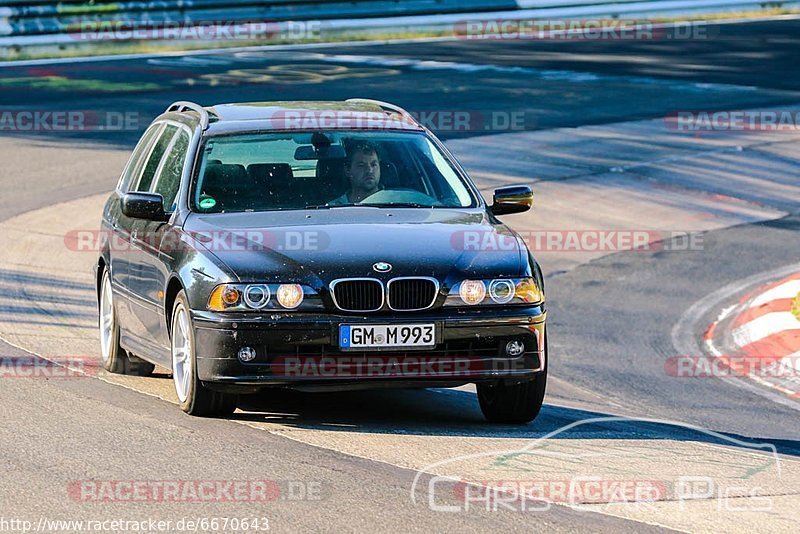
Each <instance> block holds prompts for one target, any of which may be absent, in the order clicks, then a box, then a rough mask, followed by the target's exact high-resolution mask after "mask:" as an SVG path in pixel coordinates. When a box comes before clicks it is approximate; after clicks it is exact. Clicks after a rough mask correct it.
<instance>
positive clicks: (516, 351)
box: [506, 339, 525, 358]
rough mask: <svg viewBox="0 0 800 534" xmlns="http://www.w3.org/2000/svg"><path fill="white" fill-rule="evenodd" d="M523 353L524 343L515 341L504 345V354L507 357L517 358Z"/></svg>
mask: <svg viewBox="0 0 800 534" xmlns="http://www.w3.org/2000/svg"><path fill="white" fill-rule="evenodd" d="M523 352H525V343H523V342H522V341H520V340H518V339H515V340H513V341H509V342H508V343H506V354H508V355H509V356H513V357H515V358H516V357H517V356H519V355H521V354H522V353H523Z"/></svg>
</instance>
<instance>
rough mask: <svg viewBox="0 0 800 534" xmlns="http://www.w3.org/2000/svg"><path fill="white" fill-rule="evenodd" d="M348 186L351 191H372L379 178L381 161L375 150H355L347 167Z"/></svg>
mask: <svg viewBox="0 0 800 534" xmlns="http://www.w3.org/2000/svg"><path fill="white" fill-rule="evenodd" d="M348 175H349V177H350V187H351V188H352V189H353V191H361V192H364V193H372V192H374V191H377V189H378V183H379V182H380V180H381V162H380V161H379V160H378V155H377V154H376V153H375V152H361V151H359V152H356V153H355V154H354V155H353V159H352V161H351V162H350V167H348Z"/></svg>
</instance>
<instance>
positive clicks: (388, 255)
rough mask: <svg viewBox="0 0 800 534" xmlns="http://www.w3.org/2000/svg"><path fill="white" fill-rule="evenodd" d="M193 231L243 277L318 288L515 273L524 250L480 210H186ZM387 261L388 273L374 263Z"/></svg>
mask: <svg viewBox="0 0 800 534" xmlns="http://www.w3.org/2000/svg"><path fill="white" fill-rule="evenodd" d="M184 231H185V232H187V233H189V234H191V235H193V236H195V237H196V239H197V241H199V242H200V243H202V244H203V246H204V248H205V249H207V250H208V251H209V252H210V253H212V254H214V255H215V256H217V257H218V258H219V259H220V260H221V261H222V262H223V263H225V264H226V265H227V266H228V267H229V268H230V269H231V271H233V273H234V274H235V276H236V277H238V278H239V280H240V281H243V282H255V281H260V282H261V281H263V282H281V281H291V282H298V283H304V284H307V285H310V286H311V287H315V288H319V287H322V286H327V285H328V284H329V283H330V282H331V281H332V280H335V279H337V278H349V277H373V278H379V279H387V278H393V277H398V276H431V277H434V278H436V279H438V280H439V282H440V283H443V284H447V285H449V284H450V283H452V282H453V281H455V280H460V279H463V278H484V277H485V278H491V277H514V276H520V275H522V274H523V273H524V272H525V264H526V263H527V253H525V254H523V252H524V250H523V247H522V245H521V244H520V242H519V239H518V238H517V236H516V234H515V233H514V232H513V231H511V229H509V228H508V227H507V226H505V225H503V224H501V223H499V222H497V221H496V220H491V219H490V217H489V216H488V214H487V213H486V212H485V211H483V210H451V209H413V208H412V209H386V208H382V209H379V208H362V207H347V208H334V209H322V210H298V211H283V212H281V211H274V212H263V213H230V214H213V215H203V214H191V215H190V216H189V217H188V218H187V220H186V222H185V224H184ZM377 262H385V263H388V264H390V265H391V271H390V272H388V273H379V272H376V270H375V269H374V268H373V266H374V265H375V264H376V263H377Z"/></svg>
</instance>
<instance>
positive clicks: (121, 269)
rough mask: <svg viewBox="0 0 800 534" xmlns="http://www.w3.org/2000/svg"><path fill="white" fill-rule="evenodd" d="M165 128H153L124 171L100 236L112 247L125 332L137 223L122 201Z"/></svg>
mask: <svg viewBox="0 0 800 534" xmlns="http://www.w3.org/2000/svg"><path fill="white" fill-rule="evenodd" d="M163 127H164V125H163V124H161V123H156V124H153V125H151V126H150V127H149V128H148V129H147V130H146V131H145V133H144V134H143V135H142V137H141V139H140V140H139V142H138V143H137V145H136V148H134V150H133V152H132V153H131V156H130V158H129V159H128V163H127V164H126V166H125V170H124V171H123V172H122V176H121V177H120V179H119V182H118V184H117V188H116V190H115V191H114V193H113V194H112V197H111V200H110V201H109V202H108V203H107V204H106V208H105V211H104V213H103V224H102V228H101V232H102V233H103V235H104V236H106V238H107V239H108V243H109V256H108V263H109V272H110V275H111V286H112V288H113V289H114V290H115V293H117V294H118V295H119V296H120V297H121V298H118V299H117V300H116V308H117V314H118V316H119V317H120V325H121V326H122V328H123V330H124V329H125V328H126V327H127V325H128V324H130V316H131V313H132V312H131V307H130V299H129V293H130V280H129V276H128V275H129V272H130V262H131V250H130V246H131V243H130V235H131V231H132V230H133V226H134V223H135V221H134V219H131V218H130V217H128V216H126V215H125V214H124V213H122V208H121V202H120V200H121V198H122V196H123V195H124V194H125V193H127V192H128V190H129V189H130V186H131V184H132V183H136V182H137V181H138V179H139V175H140V174H141V171H142V167H143V165H144V162H145V161H146V160H147V157H148V156H149V154H150V150H151V149H152V146H153V143H154V141H155V139H157V138H158V134H159V132H160V131H161V129H162V128H163Z"/></svg>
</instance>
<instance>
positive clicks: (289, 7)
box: [0, 0, 800, 47]
mask: <svg viewBox="0 0 800 534" xmlns="http://www.w3.org/2000/svg"><path fill="white" fill-rule="evenodd" d="M798 4H800V0H777V1H753V0H615V1H608V0H271V1H261V2H258V1H252V0H160V1H141V0H138V1H127V2H124V1H123V2H119V1H113V0H93V1H91V3H90V1H89V0H62V1H61V2H57V3H53V2H49V1H45V0H29V1H26V2H22V1H18V0H0V47H1V46H25V45H36V44H70V43H72V44H74V43H76V42H80V41H81V40H80V39H76V38H75V34H77V33H80V32H82V31H86V30H90V31H103V30H104V29H106V30H108V29H113V30H114V32H120V30H124V29H128V28H141V27H148V28H152V27H165V26H169V25H193V26H198V27H202V26H209V27H213V26H214V25H219V24H246V23H253V22H262V23H263V22H265V21H266V22H269V23H270V24H271V27H270V29H269V32H270V33H275V32H276V31H280V29H281V28H283V27H285V26H286V25H287V24H289V23H290V22H291V21H319V31H320V33H323V34H324V33H343V32H358V33H369V32H387V31H392V30H396V31H405V30H427V29H431V30H433V29H444V28H447V27H448V26H452V25H453V24H458V23H464V22H468V21H470V20H482V19H486V18H497V19H503V20H522V19H552V20H555V19H566V18H572V19H574V18H580V17H584V18H586V17H633V16H645V15H648V14H662V13H663V14H668V13H675V12H681V13H688V12H698V11H706V12H708V11H721V10H731V9H752V8H761V7H780V6H794V5H798ZM117 37H118V38H117ZM117 37H115V36H114V35H111V36H109V38H108V39H104V40H131V39H135V38H136V37H135V36H134V37H132V36H131V35H130V34H128V35H125V34H121V35H120V36H117ZM140 38H141V37H140ZM144 38H145V39H147V38H148V36H145V37H144ZM153 38H155V37H153Z"/></svg>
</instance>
